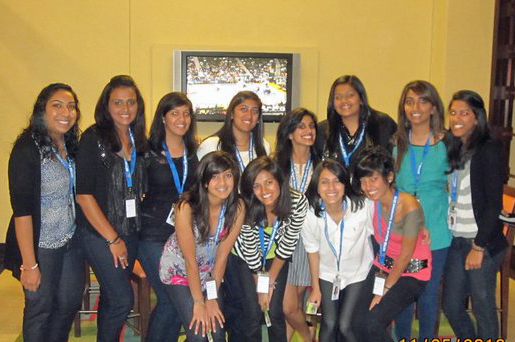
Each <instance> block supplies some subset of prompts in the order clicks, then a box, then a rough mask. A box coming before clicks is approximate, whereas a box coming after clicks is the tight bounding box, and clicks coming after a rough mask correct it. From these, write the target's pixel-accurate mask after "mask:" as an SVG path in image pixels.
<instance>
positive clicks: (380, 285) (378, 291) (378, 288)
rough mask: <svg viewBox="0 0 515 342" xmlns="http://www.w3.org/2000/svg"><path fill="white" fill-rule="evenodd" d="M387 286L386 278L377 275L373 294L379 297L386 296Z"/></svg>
mask: <svg viewBox="0 0 515 342" xmlns="http://www.w3.org/2000/svg"><path fill="white" fill-rule="evenodd" d="M385 284H386V277H385V276H384V275H382V274H376V277H375V280H374V289H373V291H372V293H373V294H375V295H377V296H382V295H383V294H384V285H385Z"/></svg>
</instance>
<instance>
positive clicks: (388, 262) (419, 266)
mask: <svg viewBox="0 0 515 342" xmlns="http://www.w3.org/2000/svg"><path fill="white" fill-rule="evenodd" d="M394 263H395V260H393V258H391V257H389V256H388V255H387V256H386V257H385V258H384V267H386V268H387V269H389V270H391V269H392V268H393V264H394ZM427 265H428V260H427V259H424V260H420V259H411V260H410V261H409V263H408V266H406V269H405V270H404V272H402V273H417V272H419V271H421V270H423V269H424V268H427Z"/></svg>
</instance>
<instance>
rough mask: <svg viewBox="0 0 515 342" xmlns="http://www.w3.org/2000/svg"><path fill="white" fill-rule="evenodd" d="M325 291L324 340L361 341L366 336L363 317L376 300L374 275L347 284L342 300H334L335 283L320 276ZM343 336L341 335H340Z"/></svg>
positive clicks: (323, 293)
mask: <svg viewBox="0 0 515 342" xmlns="http://www.w3.org/2000/svg"><path fill="white" fill-rule="evenodd" d="M319 283H320V291H321V292H322V311H323V314H322V323H321V324H320V338H319V340H320V342H334V341H345V342H359V341H362V340H363V328H364V327H363V317H365V316H366V314H367V313H368V308H369V306H370V301H371V300H372V287H373V284H374V275H373V274H372V273H369V275H368V276H367V278H366V279H365V280H362V281H360V282H357V283H353V284H350V285H347V286H346V287H345V288H344V289H343V290H341V291H340V296H339V299H338V300H331V294H332V289H333V283H331V282H328V281H325V280H322V279H319ZM338 336H340V338H338Z"/></svg>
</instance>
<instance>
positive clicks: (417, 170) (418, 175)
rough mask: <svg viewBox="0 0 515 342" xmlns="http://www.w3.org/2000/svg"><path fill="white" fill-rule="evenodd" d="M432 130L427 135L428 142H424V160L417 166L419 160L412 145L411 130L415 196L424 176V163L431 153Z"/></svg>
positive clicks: (410, 149)
mask: <svg viewBox="0 0 515 342" xmlns="http://www.w3.org/2000/svg"><path fill="white" fill-rule="evenodd" d="M432 135H433V134H432V132H429V136H428V137H427V140H426V143H425V144H424V150H423V151H422V160H421V161H420V163H419V164H418V166H417V161H416V158H415V151H414V150H413V146H411V131H410V132H409V140H410V144H409V154H410V158H411V174H412V175H413V179H414V185H415V197H417V189H418V186H419V184H420V179H421V178H422V165H424V161H425V160H426V157H427V155H428V153H429V144H430V143H431V136H432Z"/></svg>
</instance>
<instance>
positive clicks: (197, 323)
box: [188, 302, 211, 337]
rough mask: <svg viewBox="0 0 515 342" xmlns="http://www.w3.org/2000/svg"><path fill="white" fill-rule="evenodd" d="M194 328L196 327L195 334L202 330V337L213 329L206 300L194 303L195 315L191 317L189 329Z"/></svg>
mask: <svg viewBox="0 0 515 342" xmlns="http://www.w3.org/2000/svg"><path fill="white" fill-rule="evenodd" d="M193 328H195V335H198V333H199V330H200V332H201V334H202V337H205V336H206V333H207V332H208V331H211V329H209V324H208V314H207V308H206V304H205V303H204V302H196V303H194V304H193V317H192V318H191V322H190V325H189V327H188V329H193Z"/></svg>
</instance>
